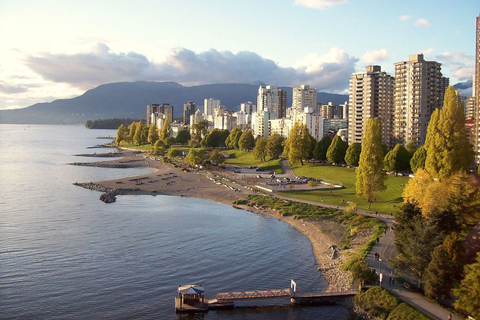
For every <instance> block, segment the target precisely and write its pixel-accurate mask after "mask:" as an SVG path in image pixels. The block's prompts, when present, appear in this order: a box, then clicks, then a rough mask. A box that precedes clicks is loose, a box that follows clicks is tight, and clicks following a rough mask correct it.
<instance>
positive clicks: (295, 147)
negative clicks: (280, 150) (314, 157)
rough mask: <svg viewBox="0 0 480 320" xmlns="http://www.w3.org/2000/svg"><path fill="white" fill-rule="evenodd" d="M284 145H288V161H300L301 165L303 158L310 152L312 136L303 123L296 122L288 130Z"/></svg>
mask: <svg viewBox="0 0 480 320" xmlns="http://www.w3.org/2000/svg"><path fill="white" fill-rule="evenodd" d="M285 145H288V154H287V156H288V160H289V161H290V163H295V162H297V161H300V163H301V165H302V166H303V160H304V159H307V158H308V156H309V155H310V153H311V152H312V137H311V135H310V132H309V131H308V128H307V126H306V125H305V124H302V123H300V122H296V123H295V124H294V125H293V128H292V129H291V130H290V134H289V136H288V139H287V141H286V142H285Z"/></svg>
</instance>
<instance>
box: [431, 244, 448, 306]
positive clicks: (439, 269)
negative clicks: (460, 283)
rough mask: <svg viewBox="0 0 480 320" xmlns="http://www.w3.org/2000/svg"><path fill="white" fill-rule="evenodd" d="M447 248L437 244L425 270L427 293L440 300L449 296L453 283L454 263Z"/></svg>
mask: <svg viewBox="0 0 480 320" xmlns="http://www.w3.org/2000/svg"><path fill="white" fill-rule="evenodd" d="M451 264H452V263H451V261H450V260H449V257H448V254H447V250H445V248H444V247H443V246H442V245H439V246H437V247H436V248H435V249H434V250H433V253H432V260H431V261H430V263H429V264H428V267H427V269H426V270H425V295H426V296H427V297H429V298H432V299H435V300H440V299H445V298H447V297H448V294H449V293H450V289H451V285H452V274H451V273H452V265H451Z"/></svg>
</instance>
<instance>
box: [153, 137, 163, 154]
mask: <svg viewBox="0 0 480 320" xmlns="http://www.w3.org/2000/svg"><path fill="white" fill-rule="evenodd" d="M164 151H165V142H163V140H157V142H155V146H154V147H153V152H154V153H155V154H161V153H163V152H164Z"/></svg>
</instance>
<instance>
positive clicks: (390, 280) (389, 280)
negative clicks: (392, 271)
mask: <svg viewBox="0 0 480 320" xmlns="http://www.w3.org/2000/svg"><path fill="white" fill-rule="evenodd" d="M388 284H390V285H391V284H392V277H390V278H389V279H388Z"/></svg>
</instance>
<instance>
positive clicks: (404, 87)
mask: <svg viewBox="0 0 480 320" xmlns="http://www.w3.org/2000/svg"><path fill="white" fill-rule="evenodd" d="M447 86H448V79H447V78H444V77H442V72H441V64H440V63H439V62H436V61H426V60H424V58H423V54H414V55H411V56H409V59H408V61H402V62H397V63H395V98H394V107H395V113H394V133H393V138H394V142H395V143H403V144H407V143H409V142H411V141H413V142H415V143H416V144H417V145H418V146H420V145H423V144H424V143H425V138H426V135H427V126H428V122H429V121H430V117H431V115H432V113H433V111H435V109H437V108H441V107H442V105H443V97H444V94H445V90H446V88H447Z"/></svg>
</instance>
